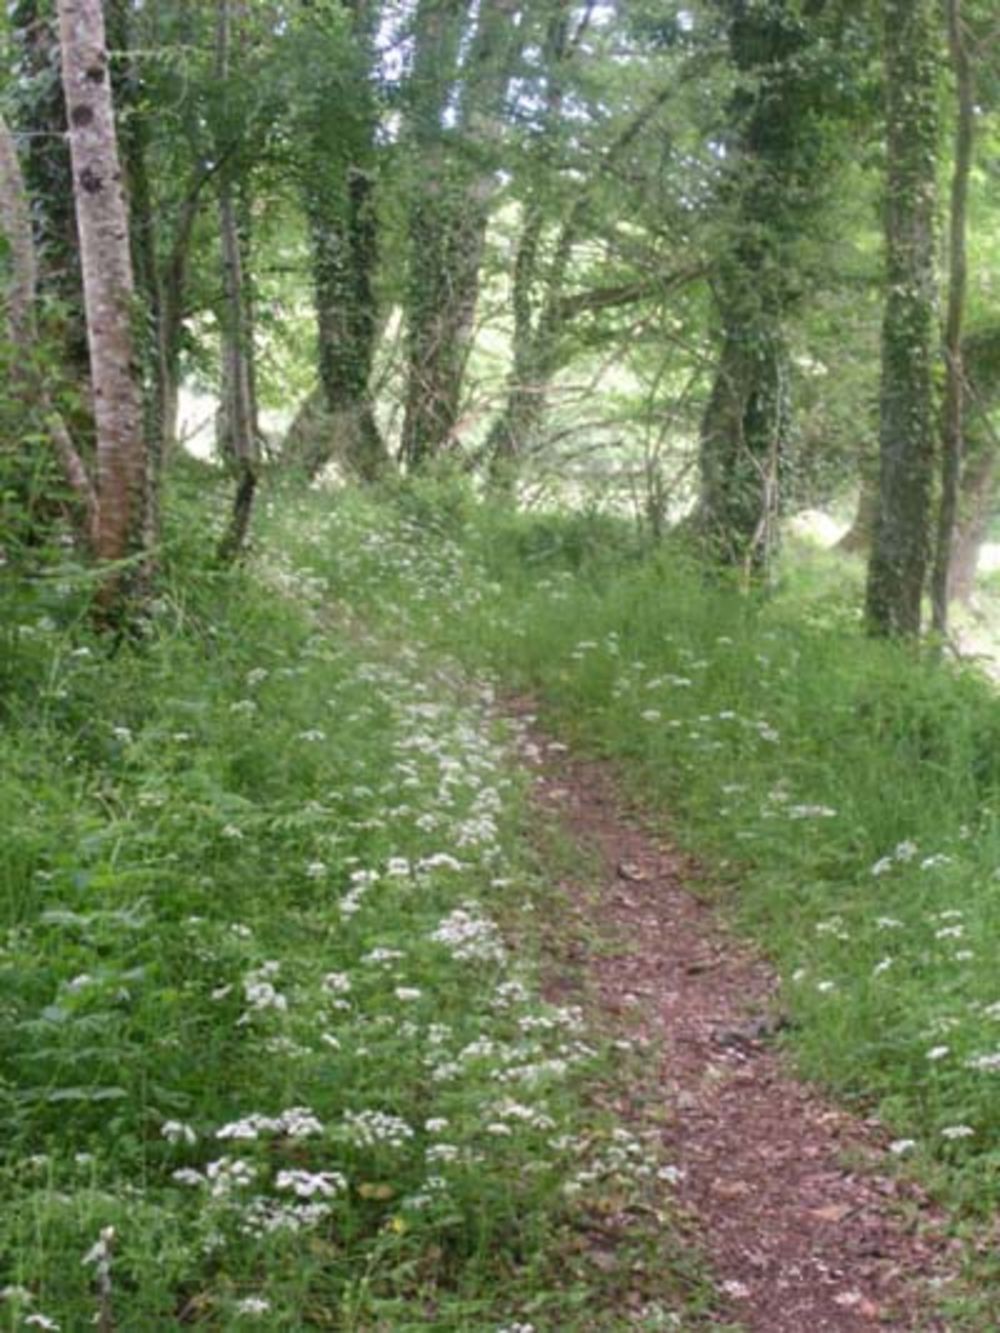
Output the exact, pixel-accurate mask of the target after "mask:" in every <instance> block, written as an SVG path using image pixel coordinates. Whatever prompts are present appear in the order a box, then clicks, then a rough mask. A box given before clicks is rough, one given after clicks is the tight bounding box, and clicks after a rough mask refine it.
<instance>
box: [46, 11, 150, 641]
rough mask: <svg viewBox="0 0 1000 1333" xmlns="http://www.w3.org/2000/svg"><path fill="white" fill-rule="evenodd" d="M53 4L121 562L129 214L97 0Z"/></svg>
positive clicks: (105, 550) (106, 479)
mask: <svg viewBox="0 0 1000 1333" xmlns="http://www.w3.org/2000/svg"><path fill="white" fill-rule="evenodd" d="M58 8H59V33H60V46H61V51H62V76H63V88H64V92H65V97H66V107H67V111H68V121H69V140H70V153H71V158H72V164H73V199H74V204H75V207H76V218H77V229H78V231H79V236H80V262H81V271H82V275H83V295H84V307H85V311H86V317H87V343H88V349H89V354H90V378H91V386H92V390H93V402H94V420H95V424H96V429H97V469H96V471H97V487H96V490H97V495H98V515H97V533H96V548H97V549H96V554H97V557H98V559H100V560H103V561H120V560H122V559H124V558H125V557H126V556H127V555H129V554H130V553H131V552H132V551H133V550H135V549H136V547H137V546H138V544H139V541H140V537H141V532H140V524H141V520H142V513H143V496H144V491H145V478H146V460H145V451H144V448H143V431H142V394H141V390H140V386H139V382H138V377H137V375H136V370H135V349H134V344H133V339H132V327H131V325H132V313H133V301H134V295H135V288H134V284H133V277H132V260H131V254H130V249H129V232H128V213H127V209H126V205H125V197H124V193H123V191H122V172H121V164H120V161H119V156H118V142H117V137H116V133H115V121H114V113H113V109H112V103H111V84H110V79H109V75H108V54H107V47H106V42H105V34H104V15H103V12H102V8H101V3H100V0H59V5H58ZM122 586H123V585H122V580H121V576H120V573H119V572H118V571H114V572H112V573H110V574H109V575H108V577H107V579H106V580H105V583H104V586H103V590H102V597H101V604H102V608H103V610H104V611H105V612H106V613H107V614H108V615H109V616H111V617H112V618H118V617H120V614H121V611H122V601H121V597H122Z"/></svg>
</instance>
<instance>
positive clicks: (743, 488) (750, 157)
mask: <svg viewBox="0 0 1000 1333" xmlns="http://www.w3.org/2000/svg"><path fill="white" fill-rule="evenodd" d="M821 9H822V6H820V5H812V6H806V7H805V9H804V10H803V7H802V6H800V5H797V4H793V3H791V0H774V2H773V3H770V4H768V5H755V4H746V3H744V0H726V3H724V4H723V5H722V11H723V13H724V14H725V15H726V18H727V26H728V38H729V51H730V58H731V60H732V63H733V66H734V68H735V70H736V72H737V74H738V76H739V80H740V82H739V85H738V87H737V90H736V92H735V93H734V95H733V97H732V99H731V102H730V117H731V124H732V128H731V131H730V140H729V143H728V144H727V157H728V160H729V161H730V163H731V166H730V174H729V178H728V180H727V182H726V183H725V185H724V194H723V202H726V201H727V200H728V202H729V206H730V219H729V224H728V237H729V240H728V244H726V245H725V246H724V249H723V252H722V254H721V257H720V259H719V261H718V264H717V271H716V276H715V282H714V284H713V288H714V295H715V298H716V304H717V307H718V311H719V316H720V326H721V328H720V331H721V341H720V349H719V354H718V361H717V364H716V370H715V376H714V381H713V385H712V390H711V393H710V395H709V400H708V404H707V406H706V409H705V412H704V415H703V418H702V424H701V440H700V496H699V506H698V514H697V526H698V527H699V528H700V529H701V532H702V535H703V538H704V540H705V545H706V548H707V550H708V553H709V554H710V556H711V558H713V559H714V560H717V561H719V562H720V563H722V564H725V565H730V566H733V567H735V568H737V569H740V570H741V571H742V572H743V574H744V576H745V577H747V578H750V577H757V576H759V575H761V574H762V573H764V572H765V571H766V569H767V567H768V564H769V561H770V557H771V554H772V552H773V550H774V547H775V545H776V541H777V520H778V514H779V507H780V481H781V473H782V468H783V466H784V459H785V454H786V450H787V446H788V438H789V403H788V395H787V380H788V377H787V364H788V352H787V347H786V338H785V329H784V324H785V319H786V316H787V313H788V311H789V309H790V307H791V305H792V303H793V301H794V299H795V297H796V295H797V289H798V285H799V284H798V282H797V279H796V274H795V262H794V257H793V255H794V242H795V239H796V237H797V235H798V233H799V230H800V229H801V227H802V226H804V225H805V224H806V218H807V216H808V212H809V210H810V208H811V207H814V206H815V200H816V198H817V195H818V193H819V188H820V176H821V171H820V167H819V163H820V161H821V159H822V145H823V137H822V131H821V129H819V128H818V126H819V124H820V118H821V114H822V113H821V109H820V105H819V104H818V103H817V100H816V92H817V89H818V87H819V80H818V79H817V77H816V73H815V71H813V70H812V69H811V65H810V61H811V57H812V48H814V47H815V46H816V45H817V43H818V30H817V28H816V24H817V22H818V17H819V12H820V11H821Z"/></svg>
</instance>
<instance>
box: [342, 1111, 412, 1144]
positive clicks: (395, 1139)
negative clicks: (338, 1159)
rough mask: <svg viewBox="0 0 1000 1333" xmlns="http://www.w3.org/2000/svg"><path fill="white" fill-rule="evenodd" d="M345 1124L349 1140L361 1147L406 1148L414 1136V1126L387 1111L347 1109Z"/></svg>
mask: <svg viewBox="0 0 1000 1333" xmlns="http://www.w3.org/2000/svg"><path fill="white" fill-rule="evenodd" d="M343 1125H344V1130H345V1133H346V1137H347V1139H348V1142H350V1143H353V1144H355V1145H356V1146H357V1147H359V1148H376V1147H386V1148H404V1147H405V1146H406V1143H407V1141H408V1140H409V1139H412V1138H413V1128H412V1126H411V1125H409V1124H408V1123H407V1122H406V1121H405V1120H404V1119H402V1117H401V1116H398V1115H390V1114H389V1113H388V1112H386V1111H345V1112H344V1119H343Z"/></svg>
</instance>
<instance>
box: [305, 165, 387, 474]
mask: <svg viewBox="0 0 1000 1333" xmlns="http://www.w3.org/2000/svg"><path fill="white" fill-rule="evenodd" d="M371 193H372V179H371V176H370V175H369V173H367V172H366V171H362V170H360V169H358V168H354V167H351V168H348V170H347V173H346V181H345V182H344V189H343V192H342V197H341V199H340V200H339V201H337V202H336V203H334V202H333V201H331V200H330V199H329V197H328V196H327V195H326V194H325V193H321V194H319V195H317V196H314V197H313V198H312V199H311V200H310V213H311V225H312V243H313V271H314V284H315V300H316V313H317V322H318V331H319V370H320V383H321V385H322V388H323V391H324V394H325V398H326V407H327V414H328V423H329V426H330V433H329V435H328V436H327V439H328V442H329V446H330V451H329V455H328V457H332V456H333V453H334V452H336V454H337V455H338V457H341V458H343V459H344V460H345V461H346V463H347V465H348V467H349V468H350V469H351V470H352V471H353V472H354V473H355V474H356V475H357V476H358V477H359V478H360V479H361V480H362V481H376V480H378V478H379V477H381V476H383V475H384V474H385V473H386V471H387V470H388V469H389V467H390V458H389V453H388V450H387V449H386V447H385V444H384V442H383V440H382V435H381V432H380V431H379V428H378V425H377V423H376V420H375V410H374V406H373V404H372V401H371V394H370V389H369V381H370V379H371V373H372V363H373V361H374V357H375V344H376V339H377V337H378V317H377V311H376V308H375V292H374V287H373V277H374V270H375V265H376V262H377V258H378V242H377V234H376V222H375V212H374V207H373V201H372V198H371ZM314 443H315V444H318V443H319V438H317V440H316V441H314ZM325 461H327V459H324V458H320V457H318V456H317V457H315V458H313V459H312V460H311V461H310V467H311V468H312V469H313V470H314V471H319V469H320V468H321V467H322V466H323V463H324V462H325Z"/></svg>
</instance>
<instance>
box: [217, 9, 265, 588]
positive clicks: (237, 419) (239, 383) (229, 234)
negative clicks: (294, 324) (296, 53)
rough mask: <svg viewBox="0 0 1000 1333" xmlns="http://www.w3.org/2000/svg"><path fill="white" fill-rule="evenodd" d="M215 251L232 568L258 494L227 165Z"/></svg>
mask: <svg viewBox="0 0 1000 1333" xmlns="http://www.w3.org/2000/svg"><path fill="white" fill-rule="evenodd" d="M231 42H232V15H231V13H230V8H229V0H219V3H218V10H217V29H216V73H217V75H218V78H219V83H220V85H221V86H224V85H225V83H226V82H227V80H228V79H229V74H230V54H231ZM219 247H220V251H221V258H222V285H223V312H222V328H221V338H222V346H221V367H222V376H221V380H222V382H221V393H220V399H221V404H220V411H219V416H220V419H221V421H222V423H223V438H222V439H221V440H220V444H221V446H222V453H223V457H224V458H225V459H226V461H227V462H228V464H229V466H230V469H231V471H232V473H233V475H234V477H235V480H236V493H235V495H234V497H233V506H232V510H231V512H230V516H229V522H228V524H227V526H226V529H225V531H224V532H223V535H222V538H221V540H220V542H219V547H218V558H219V560H220V561H222V562H223V563H231V562H232V561H233V560H235V559H236V558H237V557H238V556H239V554H240V552H241V551H242V549H243V546H244V544H245V542H246V536H247V532H248V530H249V527H250V516H251V513H252V510H253V499H254V493H255V491H256V489H257V434H256V421H257V409H256V403H255V401H254V394H253V382H254V380H253V371H252V366H251V361H252V357H253V345H252V330H251V327H250V319H249V311H248V305H247V290H246V280H245V277H244V269H243V248H242V244H241V241H240V229H239V219H238V216H237V205H236V186H235V182H234V180H233V173H232V170H231V166H230V163H229V162H228V161H227V163H226V165H225V166H224V167H223V168H222V170H221V171H220V173H219Z"/></svg>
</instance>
